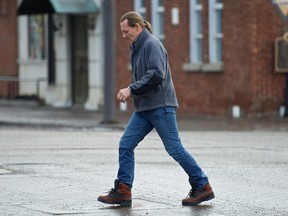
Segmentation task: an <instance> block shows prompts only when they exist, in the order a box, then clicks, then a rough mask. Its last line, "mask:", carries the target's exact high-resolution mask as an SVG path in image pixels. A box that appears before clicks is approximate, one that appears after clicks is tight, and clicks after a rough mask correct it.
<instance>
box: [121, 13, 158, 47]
mask: <svg viewBox="0 0 288 216" xmlns="http://www.w3.org/2000/svg"><path fill="white" fill-rule="evenodd" d="M120 28H121V31H122V36H123V38H127V39H128V40H129V41H130V43H133V42H134V41H136V39H137V37H138V36H139V34H140V33H141V32H142V31H143V29H144V28H147V29H148V30H149V31H150V32H151V33H152V30H151V25H150V23H149V22H147V21H144V19H143V18H142V17H141V15H140V14H138V13H137V12H135V11H130V12H127V13H125V14H124V15H123V16H122V17H121V19H120Z"/></svg>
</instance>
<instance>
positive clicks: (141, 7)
mask: <svg viewBox="0 0 288 216" xmlns="http://www.w3.org/2000/svg"><path fill="white" fill-rule="evenodd" d="M134 9H135V11H137V12H138V13H139V14H140V15H141V16H142V17H143V19H144V20H146V4H145V0H134Z"/></svg>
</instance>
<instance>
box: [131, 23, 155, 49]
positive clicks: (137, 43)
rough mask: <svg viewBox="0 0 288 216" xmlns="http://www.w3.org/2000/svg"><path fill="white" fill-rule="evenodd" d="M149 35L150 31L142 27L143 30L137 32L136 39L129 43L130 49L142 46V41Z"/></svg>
mask: <svg viewBox="0 0 288 216" xmlns="http://www.w3.org/2000/svg"><path fill="white" fill-rule="evenodd" d="M149 35H150V32H149V31H148V30H147V29H146V28H144V29H143V31H142V32H141V33H140V34H139V36H138V38H137V39H136V41H134V42H133V43H132V45H131V49H132V50H133V52H135V51H136V50H137V49H138V48H139V47H141V46H142V44H143V43H144V41H145V40H146V38H147V37H148V36H149Z"/></svg>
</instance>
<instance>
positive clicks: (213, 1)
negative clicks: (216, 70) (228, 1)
mask: <svg viewBox="0 0 288 216" xmlns="http://www.w3.org/2000/svg"><path fill="white" fill-rule="evenodd" d="M222 10H223V3H222V0H209V63H211V64H221V63H222V38H223V33H222Z"/></svg>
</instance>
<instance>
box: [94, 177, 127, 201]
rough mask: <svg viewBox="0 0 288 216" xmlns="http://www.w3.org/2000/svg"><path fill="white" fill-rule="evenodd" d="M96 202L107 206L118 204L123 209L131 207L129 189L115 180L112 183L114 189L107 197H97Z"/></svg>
mask: <svg viewBox="0 0 288 216" xmlns="http://www.w3.org/2000/svg"><path fill="white" fill-rule="evenodd" d="M98 201H100V202H103V203H107V204H118V205H120V206H123V207H131V205H132V194H131V187H130V186H128V185H126V184H123V183H121V182H119V180H118V179H116V180H115V182H114V188H112V189H111V190H110V191H109V192H108V195H106V196H99V197H98Z"/></svg>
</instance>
